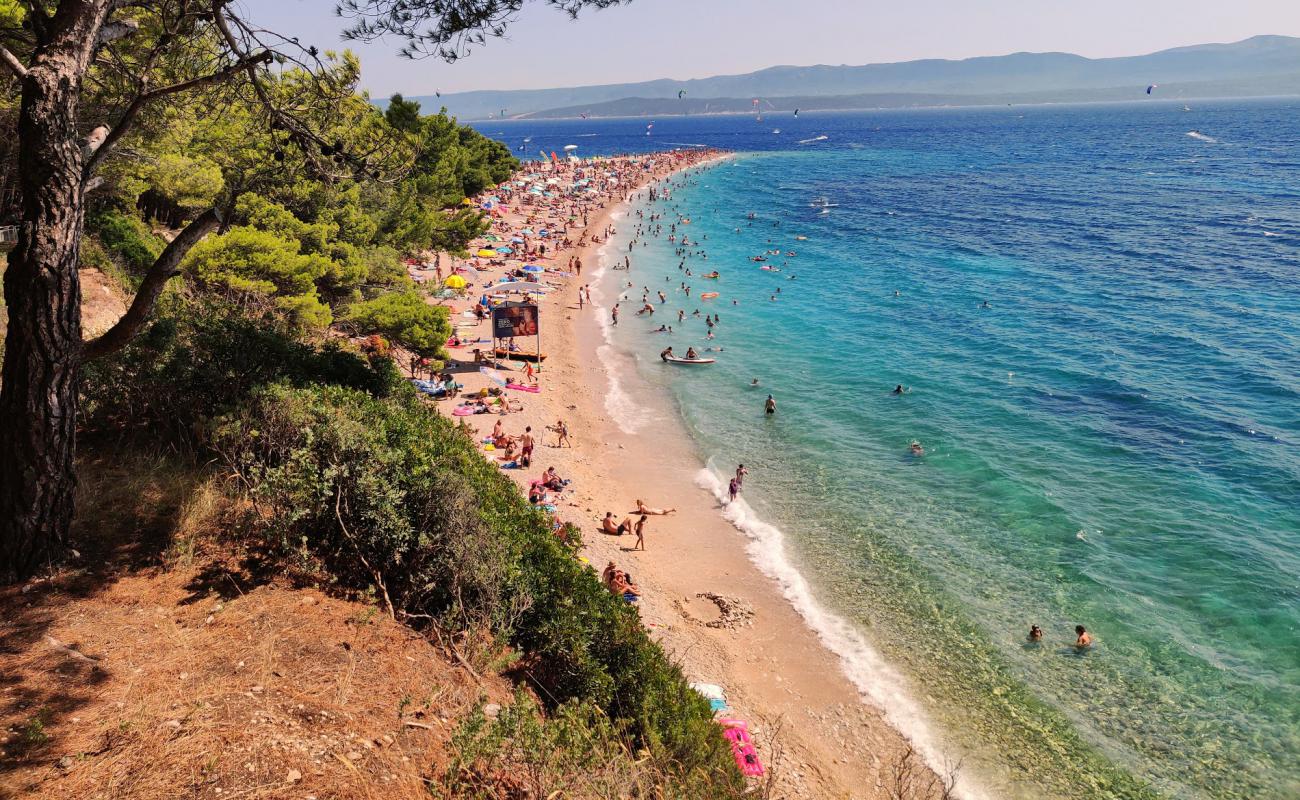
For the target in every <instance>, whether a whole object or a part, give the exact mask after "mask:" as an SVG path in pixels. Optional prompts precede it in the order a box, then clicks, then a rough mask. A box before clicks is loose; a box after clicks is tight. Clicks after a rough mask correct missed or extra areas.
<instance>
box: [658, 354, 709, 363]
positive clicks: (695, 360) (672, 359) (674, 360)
mask: <svg viewBox="0 0 1300 800" xmlns="http://www.w3.org/2000/svg"><path fill="white" fill-rule="evenodd" d="M664 361H667V362H668V363H669V364H712V363H713V362H714V361H716V359H713V358H679V357H678V356H664Z"/></svg>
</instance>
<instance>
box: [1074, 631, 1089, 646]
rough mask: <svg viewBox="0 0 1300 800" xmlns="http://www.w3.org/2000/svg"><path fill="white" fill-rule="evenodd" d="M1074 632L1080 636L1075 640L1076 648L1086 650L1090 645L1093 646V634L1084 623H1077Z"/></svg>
mask: <svg viewBox="0 0 1300 800" xmlns="http://www.w3.org/2000/svg"><path fill="white" fill-rule="evenodd" d="M1074 632H1075V634H1076V635H1077V636H1078V638H1077V639H1075V640H1074V646H1075V647H1076V648H1078V649H1079V650H1086V649H1088V648H1089V647H1092V634H1091V633H1088V629H1087V628H1085V627H1083V626H1082V625H1075V626H1074Z"/></svg>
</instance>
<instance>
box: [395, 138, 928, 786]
mask: <svg viewBox="0 0 1300 800" xmlns="http://www.w3.org/2000/svg"><path fill="white" fill-rule="evenodd" d="M727 157H728V156H726V155H725V154H718V153H708V154H699V155H698V156H697V157H696V158H694V159H692V160H690V161H686V160H685V159H684V158H683V160H675V159H669V158H667V157H664V154H660V157H659V158H657V159H656V163H655V164H654V165H653V168H652V169H649V170H645V171H643V172H642V173H641V177H640V179H639V180H638V181H637V183H636V185H635V188H629V187H628V186H627V185H626V183H627V182H625V184H624V185H623V186H622V187H621V189H620V190H619V191H617V192H613V191H610V192H608V193H607V194H606V195H604V196H602V197H601V198H600V201H599V202H600V207H599V208H596V207H594V204H593V207H592V208H591V210H590V213H588V214H587V220H586V221H587V225H586V227H585V230H584V229H583V228H581V227H577V228H574V227H570V229H569V230H568V231H567V232H566V233H565V235H566V236H568V237H569V238H570V239H571V240H573V242H575V244H579V243H580V246H575V247H573V248H569V249H563V250H560V251H559V252H558V253H552V252H550V247H548V248H547V249H548V252H547V254H546V257H545V258H543V259H540V260H539V259H537V258H534V257H530V258H529V259H528V262H527V263H530V264H540V265H544V266H545V268H546V273H544V274H543V275H542V276H541V278H542V280H543V281H546V282H548V283H550V282H552V281H553V282H554V283H555V284H556V285H557V288H556V289H555V290H553V291H551V292H550V293H549V294H547V295H546V296H545V297H543V298H542V299H541V300H540V309H541V310H540V318H541V328H542V344H543V352H545V353H546V354H547V358H546V360H545V362H544V364H543V365H542V367H541V369H540V370H538V371H537V380H538V385H539V387H540V391H539V392H538V393H536V394H534V393H530V392H522V391H507V392H506V393H505V394H506V395H508V396H509V399H510V400H511V401H517V407H521V408H519V410H516V411H513V412H512V413H509V414H505V415H501V414H496V413H493V414H482V415H475V416H465V417H461V419H463V420H465V421H467V423H468V424H469V425H470V426H471V427H472V428H474V429H475V430H476V431H477V434H478V438H479V439H480V440H482V439H483V438H485V437H487V436H489V435H490V433H491V431H492V428H493V425H494V424H495V423H496V422H498V421H500V422H501V424H502V426H503V428H504V430H505V432H506V434H508V435H511V436H518V435H519V434H521V433H523V432H524V430H525V428H526V427H531V428H532V432H533V436H534V437H535V438H536V440H537V447H536V449H535V452H534V455H533V461H532V464H531V466H530V467H528V468H527V469H513V470H507V472H508V474H510V475H511V476H512V477H514V478H515V479H516V480H517V481H518V482H519V483H520V485H521V487H522V488H523V489H524V490H525V491H527V490H528V488H529V486H530V484H531V483H532V482H533V481H535V480H537V479H538V478H539V477H540V476H541V475H542V473H543V471H544V470H546V469H547V468H548V467H554V468H555V469H556V471H557V472H558V473H559V475H560V476H562V477H563V478H566V479H568V480H569V481H570V483H569V485H568V486H567V487H566V490H565V491H564V492H562V493H560V494H559V495H554V494H553V495H552V496H551V498H550V503H551V504H553V506H554V508H555V515H556V517H557V518H558V519H559V520H561V521H564V522H569V523H572V524H574V525H576V526H577V527H579V528H580V529H581V531H582V536H583V540H584V550H583V553H584V557H585V558H586V559H587V560H588V561H589V563H590V564H591V565H592V566H593V568H594V569H596V570H597V571H600V570H601V569H603V568H604V567H605V565H606V564H608V563H610V562H613V563H614V564H615V565H617V567H618V568H619V569H622V570H625V571H627V572H628V573H630V575H631V576H632V579H633V581H634V582H635V583H636V584H637V585H638V587H639V588H640V591H641V598H640V602H639V607H640V613H641V617H642V620H643V621H644V622H645V624H646V625H647V627H648V628H649V629H650V630H651V632H652V634H653V635H654V636H655V638H657V639H658V640H659V641H660V642H661V643H662V644H663V646H664V647H665V649H666V650H668V651H669V652H670V653H671V654H672V655H673V657H674V658H675V659H676V660H677V661H678V662H679V663H680V664H681V665H682V667H683V669H684V671H685V672H686V674H687V677H688V678H689V679H690V680H692V681H697V682H702V683H709V684H716V685H719V686H721V687H722V688H723V689H724V690H725V693H726V700H727V705H728V706H729V708H730V709H731V711H730V713H729V715H730V716H733V717H739V718H742V719H745V720H748V721H749V724H750V726H751V731H752V732H753V734H754V738H755V740H756V743H757V746H758V748H759V751H760V754H761V755H762V757H763V759H764V761H765V763H766V764H767V766H768V767H769V768H770V774H771V775H772V776H773V778H774V781H775V784H774V786H773V787H772V789H773V796H779V797H817V798H876V797H887V796H891V795H890V794H889V791H888V788H889V784H890V783H891V782H892V781H893V778H892V777H891V776H892V773H893V767H894V764H895V763H896V762H897V760H898V758H899V757H900V755H901V754H902V753H903V752H904V749H905V748H906V747H907V742H906V740H905V739H904V738H903V737H902V735H901V734H899V733H898V731H897V730H895V728H894V727H892V726H891V725H890V724H889V722H888V721H887V720H886V718H885V716H884V712H883V711H882V710H881V709H880V708H879V707H878V706H877V705H876V704H874V703H872V702H871V701H870V698H869V697H868V696H867V692H868V690H869V686H865V685H863V680H864V678H863V676H861V675H859V676H858V683H857V684H855V683H854V682H853V681H851V680H850V678H849V677H848V676H847V675H846V674H845V672H844V670H843V669H842V667H841V663H842V662H841V659H840V658H839V657H838V656H837V655H836V654H835V653H833V652H831V650H829V649H828V648H827V647H826V646H824V644H823V642H822V640H821V639H819V637H818V636H817V634H815V633H814V632H813V630H812V629H811V628H810V627H809V626H808V625H807V624H805V621H804V619H803V618H802V617H801V616H800V613H799V612H798V611H797V610H796V607H795V603H796V602H797V596H796V595H797V592H796V591H795V589H796V588H797V587H792V586H790V585H789V583H788V582H786V583H779V582H778V581H777V580H774V579H773V577H771V576H769V575H767V574H764V572H763V571H762V570H760V568H759V566H758V565H757V564H756V563H755V562H754V560H752V559H751V556H750V554H749V552H748V551H747V547H748V546H749V544H750V542H749V540H748V539H747V537H746V536H745V535H744V534H743V533H742V532H741V531H740V530H738V529H737V527H736V526H734V525H733V524H732V523H731V522H730V521H728V519H726V518H724V516H723V513H722V511H723V508H722V503H721V501H720V500H719V498H718V497H716V496H715V491H716V490H708V489H706V488H703V487H702V485H701V484H700V483H698V482H697V481H699V475H700V472H701V469H702V467H703V464H702V461H701V456H700V454H699V453H697V452H696V450H695V448H694V445H693V443H692V442H691V441H690V439H689V438H688V436H687V434H686V432H685V430H684V427H683V425H682V424H681V422H680V421H679V419H678V418H677V415H676V412H675V410H674V409H673V408H671V407H670V405H669V401H668V398H667V397H664V396H662V394H663V393H661V392H656V391H654V390H653V389H652V388H651V387H649V386H647V385H645V384H643V382H641V381H639V379H638V378H637V377H636V375H635V370H634V369H633V365H632V364H631V363H627V364H622V363H619V362H618V358H619V356H618V354H617V353H616V352H615V351H614V350H613V348H610V347H609V346H608V345H606V343H605V339H604V336H603V333H602V328H601V324H600V320H601V319H608V317H609V306H610V305H612V303H613V302H614V301H615V300H616V299H617V296H618V292H619V289H618V284H620V283H621V282H625V281H626V280H627V276H628V273H627V272H623V271H615V270H612V269H603V268H602V265H601V257H602V255H601V248H603V247H605V246H606V244H607V242H603V241H601V242H593V241H591V239H592V238H593V236H595V237H601V238H603V233H604V232H605V231H606V230H607V226H613V227H614V228H615V229H617V228H619V227H620V225H623V224H627V225H629V226H630V225H631V224H632V223H631V222H630V221H629V220H628V219H626V218H625V217H624V216H623V215H624V214H626V213H627V211H628V206H629V203H628V197H629V196H633V195H636V194H637V192H642V191H644V190H645V187H646V186H648V185H650V184H652V183H657V182H660V181H662V180H664V179H665V178H666V177H668V176H670V175H672V174H674V173H678V172H680V171H682V170H686V171H695V170H700V169H707V168H708V166H709V165H710V164H712V163H715V162H716V161H718V160H720V159H723V158H727ZM641 158H645V157H641ZM529 171H530V169H529V168H526V169H525V170H524V171H523V172H522V173H521V175H522V174H524V173H527V172H529ZM532 172H533V173H534V174H536V168H535V165H534V168H533V169H532ZM530 210H533V211H536V207H528V206H524V207H520V208H515V207H513V206H509V205H507V209H506V210H505V211H501V210H500V209H497V212H496V213H497V216H496V217H495V219H496V222H495V224H494V231H495V232H496V233H497V235H498V236H499V237H502V236H505V237H506V238H505V240H506V241H508V240H509V239H508V236H507V235H506V232H507V231H510V230H515V231H517V230H520V229H522V228H525V227H527V225H528V224H529V223H528V212H529V211H530ZM553 221H554V220H552V222H553ZM534 224H536V222H535V223H534ZM579 225H580V220H579ZM477 246H478V245H477V244H476V245H475V247H477ZM483 246H485V247H491V246H492V244H491V243H490V242H487V241H485V242H484V243H483ZM530 246H531V243H530ZM607 255H608V256H609V257H610V258H611V260H615V259H616V258H617V261H618V262H619V263H621V261H622V259H621V257H616V255H615V254H614V253H607ZM572 256H577V257H578V258H580V259H581V262H582V264H583V267H584V268H583V271H582V274H581V275H580V276H576V275H575V276H573V277H557V278H553V277H552V273H553V272H567V265H568V263H569V259H570V257H572ZM444 259H445V256H444ZM519 263H522V262H510V263H509V264H508V266H506V267H500V266H499V267H497V268H496V269H495V273H494V272H493V271H492V270H490V269H486V268H484V266H485V265H483V264H482V263H479V264H478V265H476V266H477V268H476V272H477V275H478V276H479V277H481V278H482V277H486V276H487V275H492V276H493V277H496V274H499V273H503V272H505V270H506V269H507V268H515V267H517V266H519ZM448 272H449V270H447V269H444V270H443V273H444V275H445V274H447V273H448ZM485 273H486V274H485ZM414 274H417V277H430V276H429V275H428V273H427V272H421V271H418V270H417V271H416V272H415V273H414ZM482 284H483V281H480V282H479V286H477V287H475V286H471V287H470V288H469V289H468V292H467V299H468V302H473V301H474V299H476V298H477V297H478V292H477V291H476V289H478V288H481V286H482ZM588 285H589V286H591V289H592V295H593V298H594V299H593V302H592V303H589V304H585V307H582V308H580V307H579V302H578V294H579V287H582V286H588ZM465 302H466V301H464V300H462V301H459V302H456V301H453V302H451V303H450V304H451V305H452V307H453V309H454V311H453V321H454V322H455V323H456V325H457V328H458V330H459V332H460V336H461V337H474V336H478V337H482V338H483V339H488V338H489V337H490V336H491V332H490V322H488V321H482V322H477V323H476V322H475V321H474V320H473V319H472V318H469V317H466V316H465V315H464V311H463V309H464V306H465ZM629 313H630V312H629ZM528 341H529V342H531V341H532V340H531V339H529V340H528ZM473 346H474V347H479V348H482V349H483V350H485V351H486V350H487V349H488V347H489V345H487V344H486V343H479V344H475V345H473ZM528 347H529V348H531V344H529V345H528ZM602 348H605V349H604V350H602ZM450 352H451V353H452V358H453V361H452V362H450V363H449V364H448V367H449V368H450V369H451V370H452V371H453V373H454V374H455V376H456V379H457V381H458V382H460V383H462V384H463V385H464V386H465V391H464V392H462V397H463V396H464V395H466V394H470V393H473V392H477V391H478V390H480V389H482V388H484V387H487V386H491V385H492V384H491V383H490V382H489V381H488V379H487V378H486V377H484V376H482V375H480V374H479V373H478V371H477V367H475V366H474V365H472V364H468V363H465V361H464V360H463V359H465V358H466V356H465V353H466V352H467V349H465V348H462V349H453V350H451V351H450ZM611 366H612V367H613V368H614V369H615V371H616V372H617V373H618V375H619V380H620V381H621V384H622V391H625V392H628V393H629V394H631V395H633V396H635V398H636V402H637V404H638V405H640V406H643V407H644V408H646V409H648V411H649V414H650V418H651V420H652V422H651V423H650V424H647V425H644V426H643V427H641V428H640V429H639V430H637V431H636V432H635V433H629V432H627V431H626V430H624V428H623V427H621V426H620V425H619V422H618V420H617V419H615V416H614V414H613V413H611V410H610V403H609V402H607V400H608V398H609V396H610V393H611V378H610V368H611ZM499 369H500V370H501V372H502V373H504V374H505V375H507V376H508V377H509V378H510V380H511V382H520V383H523V382H525V380H526V378H525V377H524V375H523V370H524V366H523V365H522V364H521V363H519V362H510V361H502V362H500V365H499ZM615 399H616V400H617V396H616V397H615ZM457 402H458V401H455V400H442V401H438V407H439V408H440V409H441V410H442V411H443V413H450V412H451V410H452V409H453V407H454V406H455V405H456V403H457ZM512 405H515V404H514V403H512ZM557 420H563V421H564V423H565V424H566V425H567V427H568V430H569V432H570V437H571V439H572V447H559V446H557V445H556V440H557V437H556V434H555V433H554V432H551V431H549V430H548V426H553V425H555V423H556V421H557ZM484 455H485V457H487V458H498V456H499V453H498V452H497V451H486V452H485V454H484ZM498 460H499V458H498ZM728 466H730V465H728ZM750 480H751V481H755V480H761V476H759V475H754V476H751V477H750ZM638 499H640V500H643V501H644V502H645V503H646V505H648V506H650V507H653V508H662V509H667V508H673V509H676V511H675V512H674V513H672V514H668V515H654V516H650V517H649V518H648V520H647V526H646V533H645V550H644V551H641V550H633V549H632V547H633V545H634V544H635V542H636V537H635V536H634V535H632V534H630V533H629V534H624V535H622V536H611V535H607V534H604V533H602V532H601V526H600V522H601V519H602V518H603V517H604V515H605V513H606V512H614V515H615V518H616V519H617V520H622V519H624V518H625V517H630V518H631V519H632V520H633V521H635V520H636V519H637V518H638V517H637V515H636V514H635V513H634V512H635V508H636V501H637V500H638ZM769 571H770V570H769ZM778 577H779V576H778ZM800 580H801V579H800ZM882 679H884V676H882ZM926 745H927V743H925V742H918V743H917V746H918V749H919V750H921V751H924V750H925V748H926ZM918 761H919V758H918ZM921 769H924V768H921Z"/></svg>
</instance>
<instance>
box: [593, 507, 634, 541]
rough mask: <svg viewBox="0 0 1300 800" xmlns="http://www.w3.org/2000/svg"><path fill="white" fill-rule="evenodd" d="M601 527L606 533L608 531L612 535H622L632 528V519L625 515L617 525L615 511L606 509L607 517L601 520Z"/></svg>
mask: <svg viewBox="0 0 1300 800" xmlns="http://www.w3.org/2000/svg"><path fill="white" fill-rule="evenodd" d="M600 529H601V530H602V531H604V532H605V533H608V534H609V535H610V536H622V535H623V534H625V533H627V532H628V531H630V530H632V520H631V519H630V518H628V517H624V518H623V521H622V522H620V523H618V524H617V525H616V524H615V523H614V512H613V511H606V512H605V519H603V520H601V523H600Z"/></svg>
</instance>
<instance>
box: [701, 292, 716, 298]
mask: <svg viewBox="0 0 1300 800" xmlns="http://www.w3.org/2000/svg"><path fill="white" fill-rule="evenodd" d="M717 296H718V293H717V292H705V293H703V294H701V295H700V299H701V300H712V299H713V298H715V297H717Z"/></svg>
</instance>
